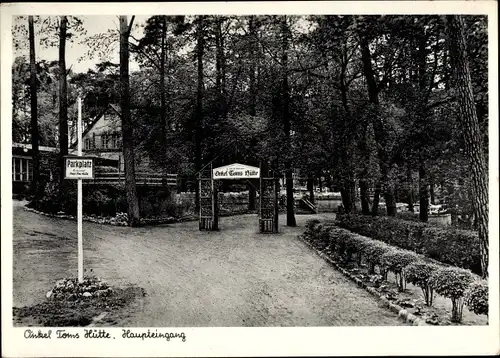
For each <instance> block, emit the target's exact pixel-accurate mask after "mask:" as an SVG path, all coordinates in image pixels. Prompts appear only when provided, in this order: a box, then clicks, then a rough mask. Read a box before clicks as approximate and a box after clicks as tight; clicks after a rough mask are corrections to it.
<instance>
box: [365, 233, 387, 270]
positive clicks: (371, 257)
mask: <svg viewBox="0 0 500 358" xmlns="http://www.w3.org/2000/svg"><path fill="white" fill-rule="evenodd" d="M390 250H391V247H390V246H389V245H387V244H384V243H383V242H381V241H376V240H373V241H371V242H368V243H367V245H366V246H365V249H364V254H365V257H366V261H367V262H368V267H369V268H368V273H369V274H374V273H375V267H376V266H379V268H380V271H382V270H381V263H382V261H381V260H382V256H383V255H384V254H385V253H386V252H389V251H390Z"/></svg>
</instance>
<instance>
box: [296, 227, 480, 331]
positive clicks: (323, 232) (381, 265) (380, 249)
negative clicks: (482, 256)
mask: <svg viewBox="0 0 500 358" xmlns="http://www.w3.org/2000/svg"><path fill="white" fill-rule="evenodd" d="M304 238H305V239H307V240H308V241H310V242H311V243H312V244H313V245H314V246H315V247H317V248H319V249H320V250H324V251H326V252H327V253H329V254H330V255H333V256H335V257H336V258H337V259H340V260H341V261H343V262H344V263H350V262H356V263H357V264H358V265H360V266H361V264H362V262H366V263H367V264H368V267H369V273H371V274H374V273H375V268H378V271H379V273H380V274H381V275H382V276H383V278H384V279H387V274H388V272H389V271H390V272H393V273H394V274H395V276H396V280H397V283H398V288H399V290H400V291H404V290H405V289H406V283H407V282H409V283H412V284H414V285H415V286H417V287H420V288H421V289H422V292H423V295H424V298H425V302H426V304H427V305H429V306H431V305H432V300H433V296H434V292H437V293H439V294H440V295H442V296H444V297H447V298H450V299H451V302H452V321H454V322H460V321H461V319H462V309H463V305H464V303H465V304H467V306H468V307H469V309H470V310H471V311H473V312H475V313H476V314H488V286H487V283H486V282H485V281H481V280H480V279H479V277H478V276H476V275H474V274H473V273H472V272H470V271H469V270H465V269H461V268H457V267H448V266H443V265H439V264H438V263H436V262H434V261H432V260H429V259H428V258H426V257H425V256H422V255H419V254H417V253H415V252H412V251H409V250H404V249H400V248H396V247H394V246H391V245H388V244H386V243H384V242H382V241H379V240H373V239H371V238H369V237H366V236H361V235H358V234H355V233H352V232H350V231H348V230H345V229H342V228H339V227H336V226H333V225H323V224H320V223H319V221H318V220H312V221H309V222H308V223H307V225H306V231H305V233H304Z"/></svg>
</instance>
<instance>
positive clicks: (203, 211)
mask: <svg viewBox="0 0 500 358" xmlns="http://www.w3.org/2000/svg"><path fill="white" fill-rule="evenodd" d="M198 181H199V192H200V222H199V226H200V230H209V231H212V230H218V226H219V225H218V218H217V202H216V198H215V195H216V188H215V187H214V180H213V178H212V164H210V166H208V167H207V168H205V169H203V170H202V171H201V172H200V174H199V178H198Z"/></svg>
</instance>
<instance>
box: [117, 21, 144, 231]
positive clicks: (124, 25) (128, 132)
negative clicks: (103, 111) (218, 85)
mask: <svg viewBox="0 0 500 358" xmlns="http://www.w3.org/2000/svg"><path fill="white" fill-rule="evenodd" d="M132 21H133V18H132ZM132 21H131V23H130V25H129V24H128V21H127V16H120V87H121V88H120V105H121V117H122V118H121V119H122V143H123V160H124V164H125V191H126V196H127V214H128V222H129V225H130V226H137V225H139V221H140V211H139V198H138V196H137V187H136V185H135V155H134V133H133V123H132V117H131V114H130V92H129V67H128V66H129V44H128V38H129V35H130V27H131V26H132Z"/></svg>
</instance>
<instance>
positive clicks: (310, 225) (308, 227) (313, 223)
mask: <svg viewBox="0 0 500 358" xmlns="http://www.w3.org/2000/svg"><path fill="white" fill-rule="evenodd" d="M319 223H320V221H319V220H318V219H311V220H307V221H306V225H305V227H306V232H309V231H311V230H313V229H314V227H315V226H316V225H318V224H319Z"/></svg>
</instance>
